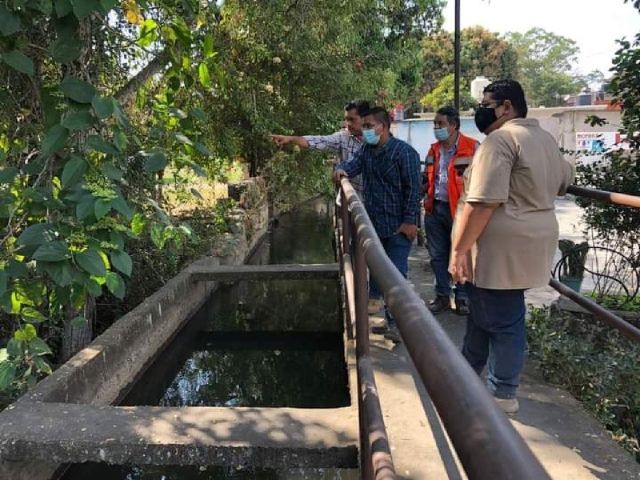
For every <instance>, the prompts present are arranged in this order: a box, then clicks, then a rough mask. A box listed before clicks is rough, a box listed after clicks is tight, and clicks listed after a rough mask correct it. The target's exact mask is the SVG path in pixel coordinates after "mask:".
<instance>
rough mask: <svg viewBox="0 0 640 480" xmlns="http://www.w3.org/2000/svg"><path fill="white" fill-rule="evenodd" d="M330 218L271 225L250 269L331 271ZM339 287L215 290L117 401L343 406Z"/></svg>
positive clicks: (214, 475)
mask: <svg viewBox="0 0 640 480" xmlns="http://www.w3.org/2000/svg"><path fill="white" fill-rule="evenodd" d="M332 212H333V208H332V206H331V203H330V202H326V201H324V200H322V201H314V202H310V203H308V204H306V205H304V206H303V207H301V208H299V209H298V210H296V211H294V212H291V213H287V214H285V215H283V216H281V217H280V218H279V221H278V223H277V226H276V227H275V228H273V229H272V231H271V232H270V233H269V234H268V236H267V237H266V238H265V240H264V241H263V242H262V243H261V244H260V245H259V247H258V248H257V249H256V250H255V251H254V252H253V254H252V256H251V257H250V259H249V262H248V263H252V264H266V263H270V264H287V263H332V262H334V261H335V257H334V251H333V242H332V239H333V224H332V222H333V220H332ZM339 300H340V291H339V283H338V282H336V281H332V280H321V281H319V280H313V281H283V280H277V281H260V282H238V283H236V284H233V285H223V286H221V287H220V288H219V289H218V290H217V291H216V292H214V294H213V295H212V297H211V298H210V299H209V300H208V301H207V302H206V303H205V305H204V306H203V307H202V308H201V309H200V311H198V312H197V313H196V314H195V315H194V316H193V317H192V318H191V319H190V320H189V321H188V323H187V324H186V326H185V327H184V328H183V329H182V331H181V332H180V333H179V334H178V335H177V336H176V337H175V338H174V339H173V340H172V342H171V343H170V344H169V345H168V346H167V348H165V349H164V350H163V352H162V353H161V354H160V355H158V357H157V358H156V359H155V361H154V362H153V363H152V364H151V365H150V366H149V367H148V368H147V369H146V371H145V373H144V374H143V375H142V377H141V378H140V379H139V380H138V381H137V382H136V384H135V385H134V386H133V387H132V388H131V389H130V390H129V391H128V392H126V393H125V394H124V395H123V398H122V399H121V401H120V405H127V406H130V405H150V406H165V407H183V406H190V407H198V406H210V407H211V406H213V407H216V406H217V407H294V408H296V407H297V408H337V407H343V406H347V405H349V404H350V402H351V399H350V396H349V389H348V373H347V366H346V363H345V355H344V348H345V347H344V342H343V324H342V317H341V314H340V306H339ZM358 476H359V474H358V472H357V471H355V470H339V469H287V468H286V466H283V468H282V469H279V470H268V469H254V468H251V467H249V466H246V465H235V466H233V467H204V466H203V467H183V466H175V467H170V466H169V467H168V466H135V465H132V466H110V465H106V464H83V465H73V466H71V468H69V470H68V471H67V473H66V474H65V475H64V476H63V477H62V478H63V480H80V479H88V478H90V479H91V480H195V479H198V480H203V479H238V480H244V479H250V478H251V479H254V478H255V479H264V480H271V479H273V480H276V479H277V480H294V479H300V480H302V479H304V480H325V479H326V480H328V479H345V480H351V479H356V478H358Z"/></svg>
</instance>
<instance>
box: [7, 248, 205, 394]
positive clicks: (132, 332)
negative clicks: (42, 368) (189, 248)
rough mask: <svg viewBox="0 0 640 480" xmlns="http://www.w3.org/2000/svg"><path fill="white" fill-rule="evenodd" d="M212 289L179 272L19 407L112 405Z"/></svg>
mask: <svg viewBox="0 0 640 480" xmlns="http://www.w3.org/2000/svg"><path fill="white" fill-rule="evenodd" d="M203 264H207V265H213V264H217V259H214V258H206V259H201V260H198V261H197V262H195V265H200V266H202V265H203ZM216 285H217V284H216V283H215V282H202V283H201V284H198V285H194V284H193V283H192V282H191V276H190V274H189V272H188V269H187V270H184V271H183V272H181V273H180V274H178V275H177V276H176V277H174V278H172V279H171V280H169V281H168V282H167V283H166V284H165V285H164V286H163V287H162V288H161V289H160V290H158V291H157V292H156V293H154V294H153V295H151V296H150V297H148V298H147V299H145V300H144V301H143V302H142V303H141V304H140V305H138V306H137V307H136V308H134V309H133V310H132V311H131V312H129V313H127V314H125V315H124V316H123V317H122V318H120V319H119V320H118V321H117V322H116V323H114V324H113V325H112V326H111V327H110V328H109V329H107V330H106V331H105V332H104V333H103V334H102V335H100V336H99V337H98V338H96V339H95V340H94V341H93V342H92V343H91V344H90V345H89V346H88V347H87V348H85V349H84V350H82V351H80V352H78V354H76V355H75V356H74V357H73V358H71V359H70V360H69V361H68V362H67V363H65V364H64V365H62V366H61V367H60V368H59V369H58V370H56V371H55V372H54V373H53V374H52V375H51V376H49V377H48V378H45V379H44V380H42V381H41V382H40V383H39V384H38V385H37V386H36V387H35V388H34V389H33V390H32V391H31V392H29V393H28V394H26V395H25V396H23V397H22V398H21V399H19V400H18V403H24V402H36V401H39V402H67V403H93V404H98V405H108V404H110V403H113V402H114V401H115V399H116V398H117V397H118V395H119V394H120V392H121V391H122V390H123V389H124V388H125V387H126V386H127V385H128V384H130V382H131V381H133V379H135V378H136V376H137V375H138V373H139V372H140V371H141V370H142V369H143V368H144V366H145V364H146V363H147V362H148V361H149V360H150V359H151V358H152V357H153V355H155V353H156V352H157V351H158V350H159V349H160V347H161V346H162V345H163V344H165V343H166V342H167V341H168V340H169V339H170V338H171V337H172V336H173V335H174V334H175V333H176V332H177V331H178V330H179V329H180V328H181V327H182V326H183V324H184V323H185V322H186V321H188V319H189V317H190V316H191V315H192V314H193V313H195V312H196V311H197V310H198V308H200V306H201V305H202V304H203V303H204V302H205V301H206V299H207V298H208V297H209V295H210V294H211V292H212V291H213V290H214V289H215V288H216ZM178 300H179V301H178ZM97 379H99V380H97Z"/></svg>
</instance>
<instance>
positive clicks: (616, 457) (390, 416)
mask: <svg viewBox="0 0 640 480" xmlns="http://www.w3.org/2000/svg"><path fill="white" fill-rule="evenodd" d="M560 206H561V207H562V208H560V209H559V216H560V217H561V218H560V220H561V225H562V226H561V230H562V231H563V233H565V234H569V233H571V227H570V224H569V220H571V219H575V218H576V216H575V207H574V206H572V204H571V203H570V202H567V204H566V205H564V204H563V202H561V205H560ZM563 216H564V217H563ZM427 263H428V255H427V253H426V251H425V249H424V247H417V246H414V250H413V252H412V256H411V258H410V273H409V281H410V282H411V284H412V285H413V287H414V288H415V290H416V291H417V292H418V293H419V295H420V296H421V297H422V298H423V299H424V300H428V299H430V298H431V296H432V292H433V275H432V274H431V271H430V269H427V268H425V266H426V265H427ZM545 295H546V296H545ZM548 295H549V293H548V292H545V291H544V290H542V291H538V292H532V293H531V295H530V297H531V298H530V300H531V301H533V302H535V303H546V304H548V303H549V301H548V300H549V298H550V297H548ZM437 318H438V319H439V320H440V323H441V325H442V326H443V328H444V329H445V331H446V332H447V333H448V334H449V335H450V336H451V338H452V340H453V341H454V342H455V343H456V344H457V345H460V344H461V342H462V337H463V335H464V325H465V320H464V319H463V318H462V317H459V316H457V315H454V314H444V315H439V316H438V317H437ZM371 341H372V348H371V351H372V356H373V359H374V366H375V368H376V381H377V384H378V389H379V393H380V399H381V403H382V408H383V411H384V416H385V423H386V425H387V431H388V434H389V437H390V442H391V447H392V451H393V454H394V459H395V462H396V468H397V470H398V473H399V474H400V475H401V476H402V477H403V478H406V479H415V480H418V479H420V480H422V479H429V480H431V479H434V480H436V479H437V480H443V479H449V480H457V479H463V478H466V477H465V476H464V473H461V469H460V468H459V465H458V462H457V458H456V456H455V453H454V452H453V450H452V449H451V447H450V445H449V443H448V439H447V437H446V434H445V433H444V432H443V428H442V427H441V425H440V422H439V419H438V416H437V413H436V412H435V410H434V408H433V406H432V404H431V402H430V400H429V397H428V395H427V393H426V392H425V391H424V388H423V387H422V384H421V382H420V380H419V379H418V376H417V373H416V372H415V369H414V368H413V365H412V363H411V360H410V359H409V355H408V353H407V351H406V349H405V348H404V346H403V345H397V346H395V347H394V346H393V344H391V343H390V342H387V341H385V340H384V339H383V338H382V337H381V336H380V335H371ZM519 397H520V404H521V409H520V411H519V412H518V414H517V415H515V417H513V419H512V422H513V424H514V426H515V427H516V429H517V430H518V431H519V432H520V434H521V435H522V436H523V437H524V438H525V440H526V441H527V443H528V444H529V446H530V447H531V449H532V450H533V452H534V454H535V455H536V456H537V457H538V458H539V459H540V461H541V462H542V464H543V465H544V466H545V468H546V469H547V470H548V472H549V473H550V475H551V477H552V478H553V479H554V480H574V479H575V480H593V479H601V480H628V479H640V465H639V464H638V463H636V462H635V461H634V459H633V458H632V457H631V455H630V454H628V453H627V452H626V451H625V450H624V449H622V448H621V447H620V446H618V445H617V444H616V443H615V442H614V441H613V440H611V438H610V435H609V434H608V433H607V432H606V431H605V430H604V429H603V428H602V427H601V426H600V425H599V424H598V423H597V422H596V420H595V419H593V418H592V417H591V415H589V414H588V413H587V412H585V411H584V410H583V409H582V407H581V405H580V404H579V403H578V402H577V401H576V400H575V399H574V398H573V397H572V396H571V395H570V394H568V393H567V392H566V391H564V390H562V389H560V388H557V387H554V386H551V385H549V384H547V383H546V382H544V381H543V380H542V379H541V378H540V376H539V374H538V373H537V372H536V371H535V369H534V368H533V367H532V366H531V365H528V367H527V369H526V372H525V374H524V375H523V379H522V386H521V388H520V389H519ZM425 410H426V413H425Z"/></svg>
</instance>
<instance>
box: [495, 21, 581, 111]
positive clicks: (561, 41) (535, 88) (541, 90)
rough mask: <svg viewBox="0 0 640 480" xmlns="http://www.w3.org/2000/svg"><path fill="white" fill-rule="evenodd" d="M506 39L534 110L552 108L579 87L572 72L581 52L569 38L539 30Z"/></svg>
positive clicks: (509, 36) (516, 34)
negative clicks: (515, 57)
mask: <svg viewBox="0 0 640 480" xmlns="http://www.w3.org/2000/svg"><path fill="white" fill-rule="evenodd" d="M506 39H507V40H508V41H509V42H510V43H511V44H512V45H513V47H514V48H515V49H516V51H517V52H518V74H517V78H518V80H519V81H520V83H522V87H523V88H524V91H525V93H526V95H527V100H528V101H529V103H530V104H531V105H533V106H536V107H537V106H553V105H556V104H557V102H558V98H559V96H560V95H566V94H571V93H575V91H576V90H577V88H578V87H579V81H577V78H576V77H577V75H576V74H575V73H574V72H573V67H574V65H576V64H577V55H578V53H579V52H580V48H579V47H578V45H577V44H576V42H575V41H574V40H572V39H570V38H567V37H563V36H560V35H556V34H555V33H552V32H548V31H546V30H544V29H542V28H533V29H531V30H529V31H528V32H526V33H517V32H516V33H508V34H507V36H506Z"/></svg>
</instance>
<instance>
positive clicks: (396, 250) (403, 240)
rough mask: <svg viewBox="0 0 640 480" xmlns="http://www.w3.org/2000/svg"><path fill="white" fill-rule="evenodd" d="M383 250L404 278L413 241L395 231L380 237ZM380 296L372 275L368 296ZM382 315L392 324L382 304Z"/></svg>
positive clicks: (374, 297)
mask: <svg viewBox="0 0 640 480" xmlns="http://www.w3.org/2000/svg"><path fill="white" fill-rule="evenodd" d="M380 241H381V242H382V246H383V248H384V251H385V252H386V253H387V256H388V257H389V260H391V263H393V264H394V265H395V266H396V268H397V269H398V271H399V272H400V273H401V274H402V276H403V277H404V278H407V272H408V271H409V253H411V245H412V244H413V242H412V241H411V240H409V239H408V238H407V237H406V236H405V235H404V234H403V233H397V234H395V235H394V236H392V237H388V238H381V239H380ZM381 297H382V292H381V291H380V288H378V285H376V282H375V281H374V280H373V277H370V278H369V298H373V299H376V300H377V299H379V298H381ZM384 316H385V318H386V319H387V322H388V323H389V326H392V325H393V324H394V323H395V322H394V321H393V318H392V317H391V314H390V313H389V309H388V308H387V306H386V305H385V306H384Z"/></svg>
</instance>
